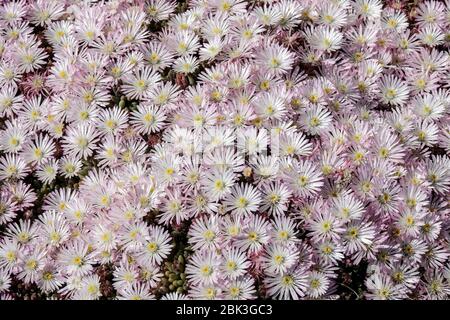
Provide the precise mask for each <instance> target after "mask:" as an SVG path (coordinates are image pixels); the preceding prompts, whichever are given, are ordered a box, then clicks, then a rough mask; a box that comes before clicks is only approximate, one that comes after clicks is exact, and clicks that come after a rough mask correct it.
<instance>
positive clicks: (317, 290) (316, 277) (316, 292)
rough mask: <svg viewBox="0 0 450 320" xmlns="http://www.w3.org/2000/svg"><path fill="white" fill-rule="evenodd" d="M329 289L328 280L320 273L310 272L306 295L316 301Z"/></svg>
mask: <svg viewBox="0 0 450 320" xmlns="http://www.w3.org/2000/svg"><path fill="white" fill-rule="evenodd" d="M329 287H330V279H329V278H328V277H327V276H326V275H325V274H323V273H322V272H317V271H312V272H310V273H309V277H308V289H307V290H306V293H307V295H308V296H310V297H311V298H314V299H317V298H319V297H321V296H323V295H325V294H326V292H327V290H328V289H329Z"/></svg>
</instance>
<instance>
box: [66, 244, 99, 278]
mask: <svg viewBox="0 0 450 320" xmlns="http://www.w3.org/2000/svg"><path fill="white" fill-rule="evenodd" d="M59 261H60V263H61V265H62V266H63V268H64V270H65V271H66V272H67V273H68V274H71V275H79V276H83V275H87V274H89V273H90V271H91V270H92V268H93V267H92V265H93V264H94V259H93V257H92V254H90V253H89V248H88V246H87V244H85V243H83V242H80V241H72V242H70V243H69V245H68V246H67V247H65V248H63V250H62V251H61V253H60V255H59Z"/></svg>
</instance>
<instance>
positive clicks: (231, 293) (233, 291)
mask: <svg viewBox="0 0 450 320" xmlns="http://www.w3.org/2000/svg"><path fill="white" fill-rule="evenodd" d="M254 282H255V280H253V278H251V277H244V278H243V279H237V280H232V281H230V282H228V283H227V285H226V286H225V290H224V295H225V299H229V300H252V299H254V298H255V293H256V290H255V287H254Z"/></svg>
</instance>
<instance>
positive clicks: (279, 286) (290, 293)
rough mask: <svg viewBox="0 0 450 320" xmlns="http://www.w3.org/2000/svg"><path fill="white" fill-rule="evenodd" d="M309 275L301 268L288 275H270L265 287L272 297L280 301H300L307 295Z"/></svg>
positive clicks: (266, 279) (289, 272) (287, 273)
mask: <svg viewBox="0 0 450 320" xmlns="http://www.w3.org/2000/svg"><path fill="white" fill-rule="evenodd" d="M307 279H308V275H307V274H305V272H304V271H303V270H302V269H300V268H295V269H293V270H291V271H288V272H286V273H279V274H275V275H273V276H272V275H270V276H268V277H267V278H265V281H264V282H265V285H266V287H267V292H268V294H270V296H272V297H274V298H275V299H279V300H290V299H293V300H298V299H299V298H301V297H303V296H304V295H305V292H306V289H307V283H308V282H307Z"/></svg>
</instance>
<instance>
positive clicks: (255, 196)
mask: <svg viewBox="0 0 450 320" xmlns="http://www.w3.org/2000/svg"><path fill="white" fill-rule="evenodd" d="M260 202H261V195H260V193H259V192H258V191H257V190H255V189H254V188H253V187H252V186H251V185H249V184H245V185H244V184H241V185H236V186H235V187H233V189H232V190H231V193H230V194H229V195H228V196H227V197H226V198H225V201H224V204H225V205H226V206H227V207H228V210H231V211H232V212H233V213H235V214H238V215H249V214H251V213H252V212H254V211H256V210H257V209H258V207H259V204H260Z"/></svg>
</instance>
